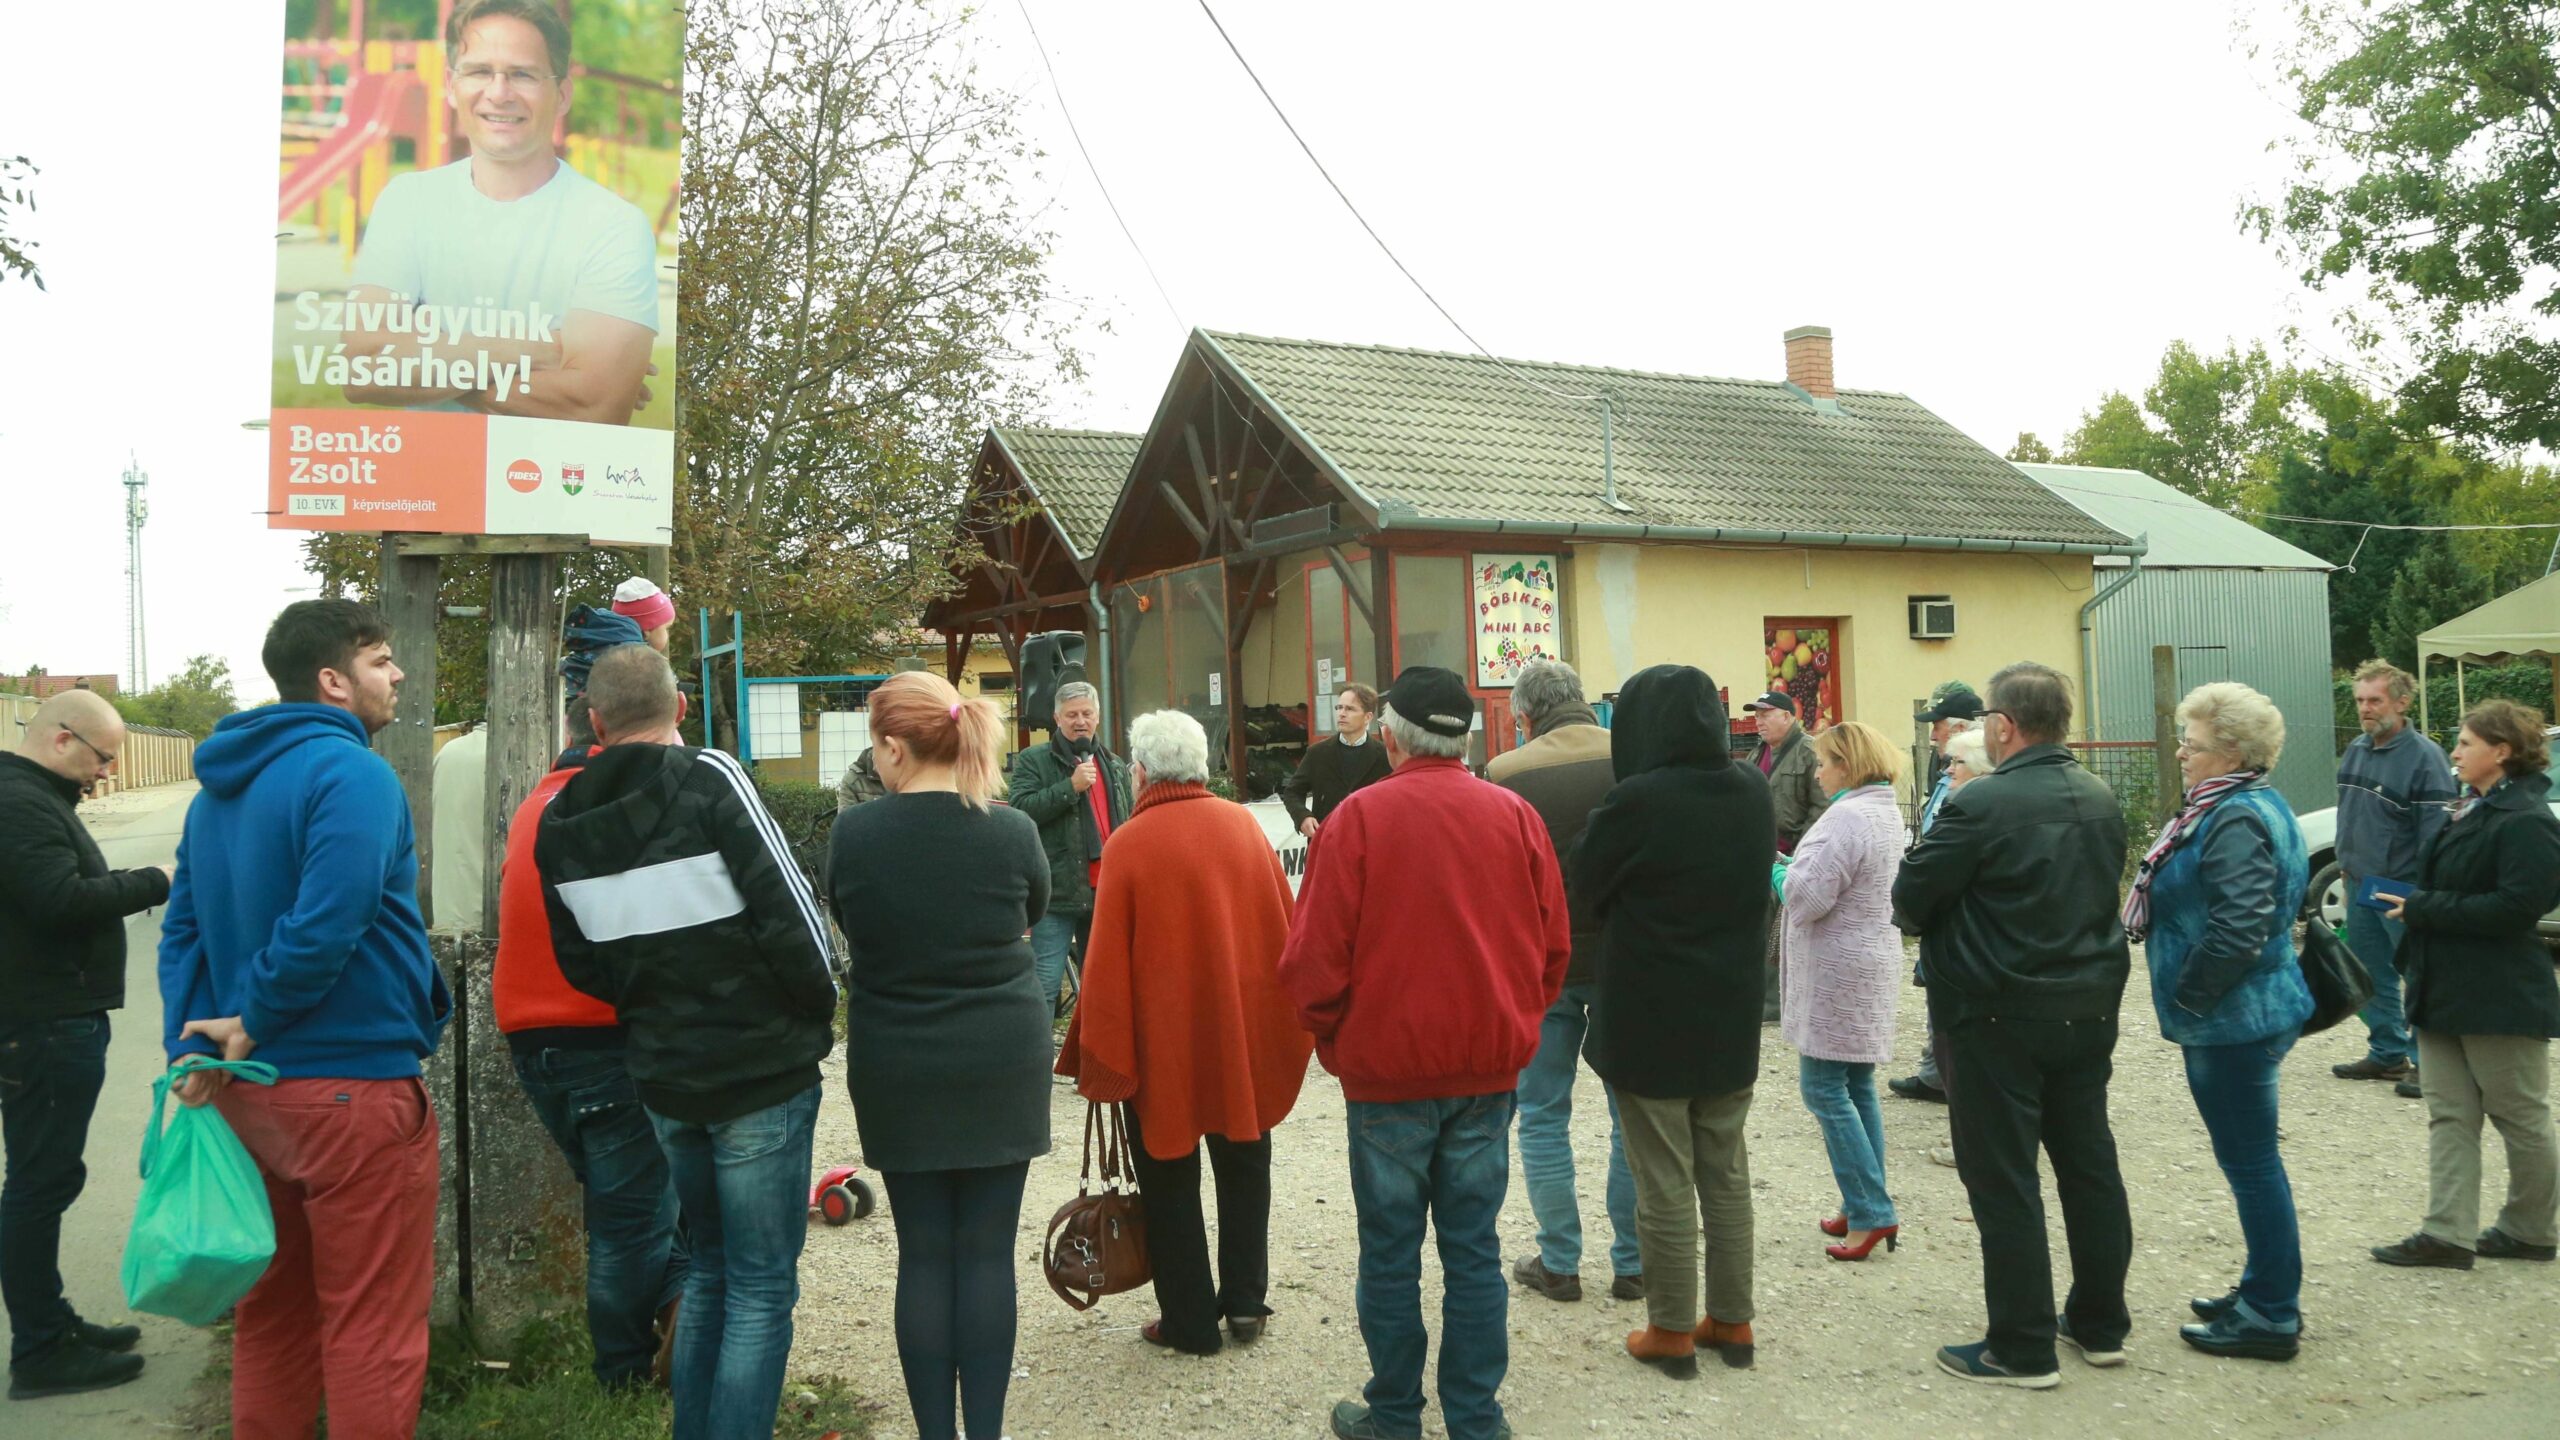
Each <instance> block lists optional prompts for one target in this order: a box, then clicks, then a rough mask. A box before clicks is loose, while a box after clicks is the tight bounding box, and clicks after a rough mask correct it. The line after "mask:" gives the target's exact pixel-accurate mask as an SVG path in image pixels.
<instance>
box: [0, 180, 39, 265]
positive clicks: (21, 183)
mask: <svg viewBox="0 0 2560 1440" xmlns="http://www.w3.org/2000/svg"><path fill="white" fill-rule="evenodd" d="M36 174H37V171H36V165H35V162H34V161H32V160H29V159H28V158H27V157H26V156H24V155H0V280H6V279H8V278H9V277H10V276H12V275H15V276H17V277H18V278H19V279H21V280H26V281H31V282H33V284H34V285H35V287H36V288H37V289H39V290H41V289H43V288H44V272H43V271H42V270H40V269H38V268H36V242H35V241H33V240H28V239H24V238H21V237H19V236H16V235H12V234H11V233H9V232H10V228H11V223H12V222H11V220H10V212H11V211H13V210H24V211H26V212H27V213H28V214H30V215H32V214H34V213H35V208H36V192H35V190H34V188H33V186H32V185H31V183H30V182H32V181H33V180H34V179H35V177H36Z"/></svg>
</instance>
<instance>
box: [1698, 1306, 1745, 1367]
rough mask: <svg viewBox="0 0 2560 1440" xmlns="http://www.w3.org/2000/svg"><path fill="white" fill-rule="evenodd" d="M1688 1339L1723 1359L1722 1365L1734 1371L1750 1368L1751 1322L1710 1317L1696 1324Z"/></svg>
mask: <svg viewBox="0 0 2560 1440" xmlns="http://www.w3.org/2000/svg"><path fill="white" fill-rule="evenodd" d="M1690 1339H1691V1340H1692V1341H1694V1342H1695V1343H1697V1344H1700V1345H1704V1346H1706V1347H1707V1348H1708V1349H1710V1350H1713V1351H1715V1352H1716V1353H1717V1354H1718V1355H1721V1356H1723V1357H1724V1363H1725V1364H1726V1365H1727V1366H1728V1367H1730V1368H1732V1369H1735V1370H1748V1369H1750V1368H1751V1322H1750V1321H1748V1320H1743V1321H1739V1322H1736V1321H1729V1320H1718V1319H1717V1318H1715V1317H1714V1316H1712V1315H1710V1316H1708V1317H1707V1318H1706V1319H1704V1320H1701V1321H1699V1322H1698V1328H1697V1330H1696V1331H1695V1332H1694V1333H1692V1334H1691V1336H1690Z"/></svg>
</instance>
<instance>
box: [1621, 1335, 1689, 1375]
mask: <svg viewBox="0 0 2560 1440" xmlns="http://www.w3.org/2000/svg"><path fill="white" fill-rule="evenodd" d="M1627 1353H1628V1354H1630V1355H1633V1356H1634V1357H1636V1358H1637V1359H1638V1360H1641V1361H1643V1362H1644V1363H1646V1364H1647V1365H1650V1366H1652V1367H1653V1368H1654V1369H1656V1370H1659V1371H1661V1372H1662V1373H1663V1374H1665V1375H1668V1376H1670V1377H1671V1378H1672V1379H1674V1380H1695V1379H1697V1378H1698V1346H1697V1342H1696V1341H1694V1340H1692V1339H1690V1338H1689V1333H1688V1332H1687V1331H1685V1330H1665V1329H1663V1328H1662V1327H1661V1326H1659V1325H1647V1326H1646V1327H1644V1328H1643V1329H1641V1330H1633V1331H1629V1332H1628V1334H1627Z"/></svg>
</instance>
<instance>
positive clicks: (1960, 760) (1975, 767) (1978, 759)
mask: <svg viewBox="0 0 2560 1440" xmlns="http://www.w3.org/2000/svg"><path fill="white" fill-rule="evenodd" d="M1950 723H1951V724H1953V725H1955V726H1958V727H1960V728H1958V729H1956V730H1955V731H1954V732H1953V733H1951V734H1949V735H1948V736H1947V744H1946V749H1945V751H1944V754H1945V755H1946V757H1947V773H1946V777H1945V779H1944V781H1943V782H1942V783H1943V784H1944V785H1945V787H1946V788H1945V789H1944V790H1943V791H1941V792H1940V793H1939V796H1938V798H1937V801H1936V803H1934V804H1932V805H1931V806H1930V807H1929V808H1928V809H1927V810H1925V811H1923V812H1922V813H1921V816H1920V831H1921V833H1922V834H1924V835H1925V834H1927V833H1928V830H1929V827H1930V826H1932V825H1934V824H1936V823H1937V822H1938V816H1939V815H1940V814H1941V813H1942V812H1944V811H1945V809H1946V804H1947V801H1948V800H1950V799H1953V798H1954V797H1955V794H1956V792H1957V791H1959V790H1962V789H1963V788H1964V787H1966V786H1967V785H1970V784H1972V783H1973V782H1974V781H1976V780H1979V779H1981V778H1982V777H1983V776H1985V775H1988V774H1990V773H1991V772H1992V770H1993V769H1994V768H1995V767H1994V766H1993V765H1992V763H1991V747H1990V746H1989V745H1987V744H1985V743H1984V742H1983V739H1982V722H1981V721H1979V720H1957V721H1952V722H1950ZM1912 983H1913V984H1915V985H1927V984H1928V983H1929V937H1927V936H1926V935H1923V936H1921V937H1920V963H1919V967H1918V968H1917V969H1916V970H1914V971H1913V972H1912ZM1921 1008H1922V1009H1923V1010H1926V1009H1927V1008H1928V1007H1926V1006H1923V1007H1921ZM1928 1036H1929V1039H1928V1045H1929V1059H1930V1065H1929V1067H1928V1069H1927V1071H1926V1072H1925V1073H1926V1074H1927V1075H1928V1077H1929V1079H1930V1080H1931V1082H1932V1083H1933V1084H1935V1085H1936V1086H1937V1090H1938V1095H1939V1100H1938V1103H1939V1104H1941V1105H1949V1106H1952V1105H1953V1103H1954V1101H1953V1100H1952V1099H1951V1098H1950V1097H1949V1096H1948V1095H1947V1083H1946V1080H1947V1063H1948V1062H1947V1046H1946V1037H1945V1036H1943V1035H1941V1034H1939V1033H1938V1026H1937V1022H1936V1021H1934V1020H1933V1021H1931V1022H1930V1023H1929V1028H1928ZM1902 1083H1903V1082H1901V1081H1899V1080H1896V1081H1894V1082H1893V1085H1894V1089H1895V1091H1896V1093H1900V1091H1901V1089H1902ZM1929 1160H1930V1163H1932V1164H1936V1165H1944V1166H1946V1167H1947V1168H1948V1169H1950V1170H1953V1169H1954V1168H1956V1147H1955V1146H1954V1145H1953V1144H1946V1145H1932V1146H1930V1147H1929Z"/></svg>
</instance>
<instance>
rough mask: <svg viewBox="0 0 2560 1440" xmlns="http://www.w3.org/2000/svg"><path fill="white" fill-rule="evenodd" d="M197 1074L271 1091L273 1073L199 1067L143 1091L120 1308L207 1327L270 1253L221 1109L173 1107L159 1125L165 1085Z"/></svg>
mask: <svg viewBox="0 0 2560 1440" xmlns="http://www.w3.org/2000/svg"><path fill="white" fill-rule="evenodd" d="M197 1069H203V1070H228V1071H230V1072H231V1073H232V1074H233V1075H234V1076H235V1077H237V1078H238V1079H241V1080H247V1081H250V1082H252V1083H254V1084H258V1085H273V1084H274V1083H276V1067H274V1066H273V1065H266V1064H261V1063H260V1062H258V1061H255V1060H212V1061H207V1062H205V1063H203V1064H201V1065H192V1066H188V1067H186V1069H173V1070H168V1071H165V1072H163V1073H162V1074H161V1076H160V1078H159V1080H157V1081H156V1082H154V1083H153V1085H152V1087H151V1126H150V1128H149V1129H147V1130H145V1131H143V1133H142V1196H141V1198H140V1199H139V1200H137V1201H135V1202H134V1207H133V1229H132V1231H131V1232H130V1233H128V1234H127V1235H126V1236H125V1242H124V1303H125V1305H126V1307H127V1308H128V1309H132V1310H139V1311H145V1312H148V1313H150V1314H153V1315H166V1316H169V1317H170V1318H172V1319H176V1320H184V1321H185V1322H187V1323H188V1324H190V1325H210V1324H212V1323H213V1322H214V1321H216V1320H219V1319H221V1318H222V1317H223V1314H224V1313H225V1312H226V1311H228V1310H230V1308H231V1307H232V1306H233V1305H235V1304H237V1303H239V1300H240V1297H241V1296H243V1295H246V1294H248V1293H249V1287H250V1286H252V1285H255V1284H257V1283H258V1277H259V1276H261V1275H264V1274H266V1273H267V1262H268V1261H270V1260H273V1259H274V1258H275V1254H276V1218H275V1213H274V1212H273V1211H271V1210H269V1209H268V1208H267V1187H266V1183H265V1182H264V1181H262V1180H260V1179H259V1178H258V1162H256V1161H255V1160H252V1159H250V1158H249V1149H248V1147H247V1146H245V1145H242V1144H241V1143H240V1137H239V1136H237V1135H234V1134H232V1133H231V1125H230V1122H228V1121H226V1120H224V1119H223V1118H222V1112H221V1111H219V1110H216V1109H214V1108H213V1107H212V1106H210V1105H181V1106H179V1107H178V1113H177V1114H176V1115H175V1116H173V1117H171V1118H170V1119H169V1121H168V1124H167V1126H166V1127H165V1128H164V1127H163V1126H162V1124H161V1117H162V1116H163V1115H164V1114H166V1113H167V1111H168V1108H169V1086H170V1085H171V1084H172V1083H173V1082H174V1081H176V1080H178V1079H180V1078H181V1077H183V1076H185V1075H186V1074H187V1073H188V1071H190V1070H197Z"/></svg>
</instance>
